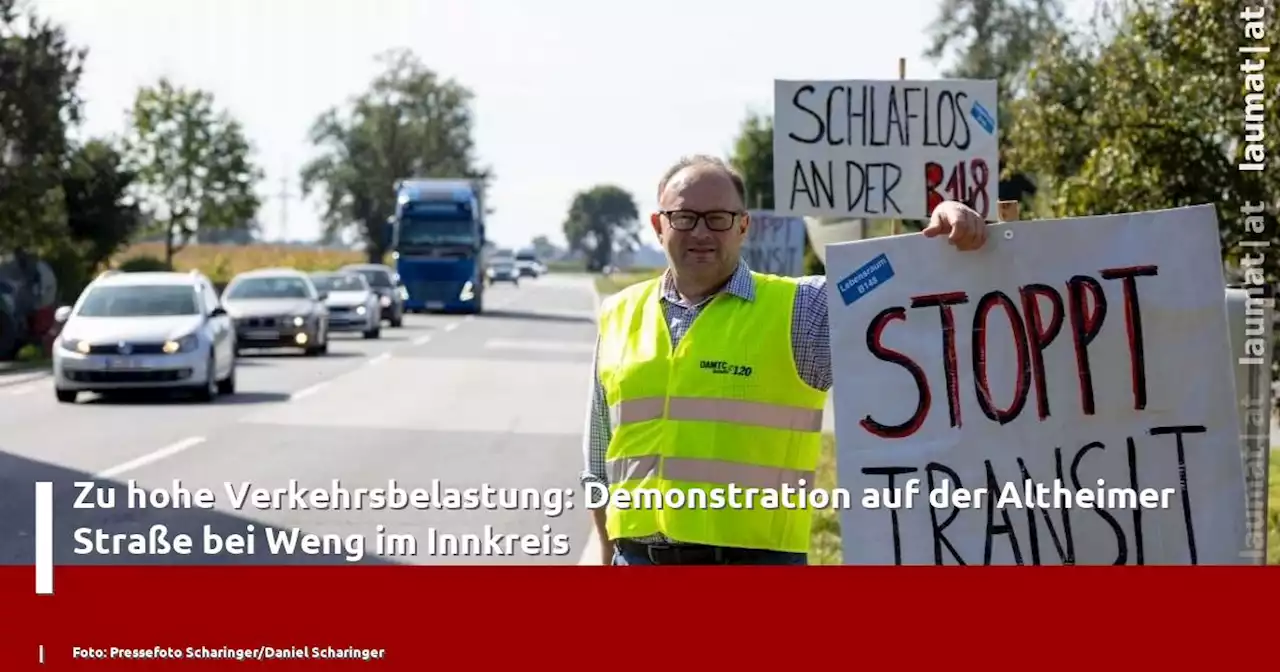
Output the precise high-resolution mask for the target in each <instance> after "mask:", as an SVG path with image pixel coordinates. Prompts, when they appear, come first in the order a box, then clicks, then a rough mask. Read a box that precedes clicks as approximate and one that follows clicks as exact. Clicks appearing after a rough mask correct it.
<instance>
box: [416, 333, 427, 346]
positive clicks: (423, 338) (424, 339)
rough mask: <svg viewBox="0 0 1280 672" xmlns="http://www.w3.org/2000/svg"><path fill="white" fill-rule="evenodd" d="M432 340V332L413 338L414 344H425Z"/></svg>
mask: <svg viewBox="0 0 1280 672" xmlns="http://www.w3.org/2000/svg"><path fill="white" fill-rule="evenodd" d="M430 340H431V334H427V335H426V336H419V337H417V338H415V339H413V344H414V345H424V344H426V343H427V341H430Z"/></svg>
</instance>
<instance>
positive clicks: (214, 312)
mask: <svg viewBox="0 0 1280 672" xmlns="http://www.w3.org/2000/svg"><path fill="white" fill-rule="evenodd" d="M226 314H227V309H226V308H223V307H222V306H218V307H217V308H214V309H213V310H211V311H209V317H222V316H223V315H226Z"/></svg>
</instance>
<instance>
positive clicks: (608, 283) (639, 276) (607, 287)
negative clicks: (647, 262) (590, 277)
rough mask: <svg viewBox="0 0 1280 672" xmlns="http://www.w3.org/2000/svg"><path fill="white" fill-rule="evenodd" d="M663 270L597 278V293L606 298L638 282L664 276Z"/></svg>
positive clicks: (654, 269) (657, 269) (647, 270)
mask: <svg viewBox="0 0 1280 672" xmlns="http://www.w3.org/2000/svg"><path fill="white" fill-rule="evenodd" d="M662 270H663V269H661V268H653V269H646V270H643V271H630V272H627V273H614V274H612V275H598V276H596V291H597V292H600V296H602V297H605V296H609V295H610V294H614V293H616V292H619V291H622V290H623V289H626V288H627V287H630V286H631V285H634V284H636V283H637V282H644V281H645V280H651V279H653V278H656V277H658V276H659V275H662Z"/></svg>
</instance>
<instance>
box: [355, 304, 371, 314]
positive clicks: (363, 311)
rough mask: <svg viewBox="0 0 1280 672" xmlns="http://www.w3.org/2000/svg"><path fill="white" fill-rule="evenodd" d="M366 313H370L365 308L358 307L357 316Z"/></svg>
mask: <svg viewBox="0 0 1280 672" xmlns="http://www.w3.org/2000/svg"><path fill="white" fill-rule="evenodd" d="M366 312H368V311H367V310H365V307H364V306H356V315H364V314H365V313H366Z"/></svg>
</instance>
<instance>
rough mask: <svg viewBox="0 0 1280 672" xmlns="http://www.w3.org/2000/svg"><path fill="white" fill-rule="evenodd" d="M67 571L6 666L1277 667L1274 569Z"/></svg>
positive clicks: (16, 592)
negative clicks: (1272, 599) (1273, 604)
mask: <svg viewBox="0 0 1280 672" xmlns="http://www.w3.org/2000/svg"><path fill="white" fill-rule="evenodd" d="M55 574H56V577H55V583H54V586H55V591H54V594H53V595H36V594H35V571H34V569H33V568H31V567H13V566H10V567H2V568H0V591H2V592H0V604H3V613H4V614H5V618H4V628H3V629H2V630H0V647H2V648H0V661H3V662H0V669H3V670H25V669H31V670H60V669H77V668H80V667H84V668H86V669H104V668H105V669H111V668H112V667H119V668H125V669H139V668H143V669H146V668H151V667H156V666H157V664H162V665H165V666H167V667H168V668H173V669H182V668H185V667H187V666H190V667H193V668H196V669H213V670H216V669H224V668H225V669H243V666H244V665H245V664H246V663H250V664H252V663H260V664H269V666H270V667H274V668H278V669H315V668H316V667H317V666H321V667H323V666H324V665H325V664H326V663H327V664H331V665H362V666H365V667H369V666H373V667H376V668H383V669H397V670H401V669H403V670H418V671H425V670H432V669H446V670H464V669H465V670H471V669H476V670H480V669H487V668H489V667H491V666H492V667H493V668H494V669H508V670H509V669H517V668H516V667H515V666H517V665H518V666H519V668H520V669H523V668H527V667H534V666H537V665H540V664H548V665H554V666H555V668H556V669H561V670H566V669H577V668H586V669H607V670H610V671H612V670H618V669H644V670H649V671H652V670H655V669H676V668H686V667H688V666H692V665H713V666H715V667H716V668H717V669H724V668H726V667H729V666H734V667H740V668H742V669H744V670H745V669H798V670H802V671H807V670H808V669H814V670H817V669H908V670H909V669H916V668H920V669H933V670H938V671H942V672H949V671H950V670H960V669H970V668H972V669H986V670H1001V669H1015V670H1020V669H1027V670H1036V671H1037V672H1039V671H1041V670H1052V669H1068V668H1069V669H1072V670H1077V671H1078V670H1099V671H1102V670H1110V669H1157V668H1158V666H1179V667H1182V666H1186V667H1188V668H1189V669H1206V666H1211V667H1213V668H1221V669H1233V666H1242V665H1246V664H1257V665H1260V667H1254V668H1253V669H1269V668H1270V667H1271V666H1274V663H1275V654H1274V647H1272V645H1271V644H1269V642H1270V638H1271V636H1272V635H1274V634H1275V633H1274V629H1275V625H1274V620H1273V619H1274V617H1275V611H1274V608H1273V606H1272V603H1271V602H1270V600H1271V598H1272V596H1275V595H1277V594H1280V570H1278V569H1276V568H1214V567H1198V568H1195V567H1193V568H1156V567H1146V568H1086V567H1075V568H1036V569H1032V568H1016V567H1013V568H978V567H974V568H954V569H953V568H893V567H883V568H881V567H830V568H827V567H810V568H803V567H799V568H792V567H741V568H739V567H672V568H668V567H663V568H655V567H564V568H544V567H510V568H506V567H159V566H152V567H145V566H131V567H85V566H59V567H57V568H55ZM1268 650H1270V651H1272V652H1271V653H1268ZM41 657H43V664H41V662H40V660H41ZM890 666H892V667H890ZM1235 669H1242V668H1235Z"/></svg>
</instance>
